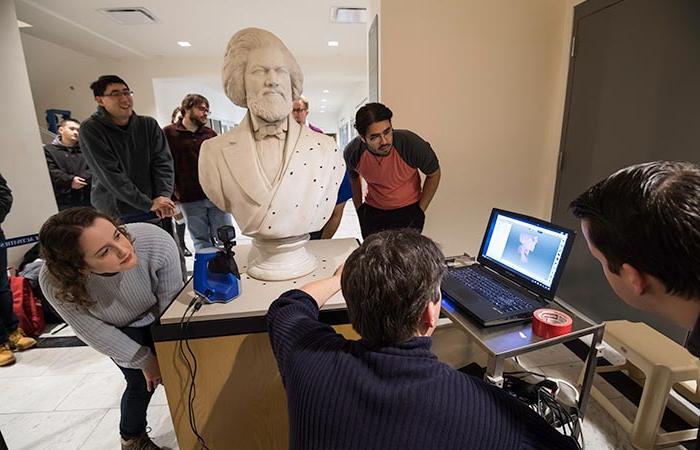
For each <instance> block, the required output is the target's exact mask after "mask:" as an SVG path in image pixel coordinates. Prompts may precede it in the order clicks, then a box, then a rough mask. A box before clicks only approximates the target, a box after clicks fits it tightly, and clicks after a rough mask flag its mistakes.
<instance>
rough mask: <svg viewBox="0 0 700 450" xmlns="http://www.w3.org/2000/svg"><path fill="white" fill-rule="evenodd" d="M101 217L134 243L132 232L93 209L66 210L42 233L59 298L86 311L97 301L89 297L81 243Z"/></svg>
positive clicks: (46, 262) (43, 227)
mask: <svg viewBox="0 0 700 450" xmlns="http://www.w3.org/2000/svg"><path fill="white" fill-rule="evenodd" d="M98 218H102V219H105V220H108V221H109V222H111V223H112V224H113V225H114V226H115V227H117V229H118V230H119V231H120V232H121V233H122V234H123V235H124V236H126V237H127V239H129V240H131V236H129V233H127V231H126V229H125V228H124V227H123V226H122V225H120V224H119V223H118V222H117V220H116V219H114V218H112V217H110V216H108V215H106V214H102V213H101V212H98V211H97V210H95V209H92V208H69V209H65V210H63V211H61V212H59V213H58V214H54V215H53V216H51V217H49V219H48V220H47V221H46V222H45V223H44V225H42V227H41V231H39V242H40V243H41V257H42V258H43V259H44V261H45V264H46V270H48V273H49V276H50V278H51V280H52V281H53V283H54V284H55V285H56V287H57V288H58V289H57V294H56V297H57V298H58V299H59V300H61V301H64V302H70V303H75V304H77V305H78V306H80V307H84V308H87V307H88V306H90V305H92V304H94V300H92V299H91V298H90V297H89V295H88V292H87V287H86V286H85V282H86V280H87V276H88V274H87V271H86V270H85V269H86V268H87V266H86V265H85V255H84V254H83V251H82V248H81V247H80V243H79V240H80V236H81V235H82V234H83V230H84V229H85V228H88V227H90V226H91V225H92V224H93V223H95V220H96V219H98Z"/></svg>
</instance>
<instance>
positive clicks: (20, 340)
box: [8, 328, 36, 352]
mask: <svg viewBox="0 0 700 450" xmlns="http://www.w3.org/2000/svg"><path fill="white" fill-rule="evenodd" d="M8 342H9V344H10V348H11V349H12V350H14V351H16V352H21V351H24V350H26V349H28V348H32V347H34V346H35V345H36V339H34V338H31V337H28V336H26V335H25V334H24V331H22V329H21V328H17V329H16V330H15V331H13V332H12V333H10V338H9V340H8Z"/></svg>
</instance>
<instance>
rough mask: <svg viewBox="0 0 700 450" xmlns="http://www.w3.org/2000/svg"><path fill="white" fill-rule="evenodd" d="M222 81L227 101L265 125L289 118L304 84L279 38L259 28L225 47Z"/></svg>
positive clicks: (245, 31)
mask: <svg viewBox="0 0 700 450" xmlns="http://www.w3.org/2000/svg"><path fill="white" fill-rule="evenodd" d="M222 78H223V83H224V90H225V91H226V95H227V96H228V98H230V99H231V101H232V102H233V103H234V104H236V105H238V106H240V107H242V108H248V109H250V112H251V114H253V115H255V116H256V117H259V118H260V119H262V120H264V121H266V122H278V121H280V120H282V119H284V118H285V117H287V116H288V115H289V113H290V112H291V110H292V101H293V100H294V99H296V98H298V97H299V96H300V95H301V91H302V87H303V83H304V76H303V74H302V73H301V68H300V67H299V64H298V63H297V61H296V59H294V56H293V55H292V53H291V52H290V51H289V49H288V48H287V47H286V46H285V45H284V43H283V42H282V41H281V40H280V39H279V38H278V37H277V36H275V35H274V34H272V33H270V32H269V31H266V30H262V29H259V28H245V29H243V30H241V31H239V32H237V33H236V34H234V35H233V37H232V38H231V40H230V41H229V43H228V46H227V47H226V55H225V56H224V67H223V70H222Z"/></svg>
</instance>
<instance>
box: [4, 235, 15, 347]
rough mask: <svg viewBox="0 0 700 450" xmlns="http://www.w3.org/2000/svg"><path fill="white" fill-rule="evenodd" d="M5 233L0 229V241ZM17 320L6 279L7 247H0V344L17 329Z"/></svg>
mask: <svg viewBox="0 0 700 450" xmlns="http://www.w3.org/2000/svg"><path fill="white" fill-rule="evenodd" d="M4 240H5V233H3V232H2V229H0V241H4ZM18 325H19V321H18V320H17V316H16V315H15V312H14V310H13V309H12V291H11V290H10V283H9V282H8V281H7V249H6V248H4V247H3V248H0V345H2V344H4V343H5V342H7V339H8V338H9V334H10V333H12V332H13V331H15V330H16V329H17V326H18Z"/></svg>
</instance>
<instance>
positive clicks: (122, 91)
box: [80, 75, 175, 231]
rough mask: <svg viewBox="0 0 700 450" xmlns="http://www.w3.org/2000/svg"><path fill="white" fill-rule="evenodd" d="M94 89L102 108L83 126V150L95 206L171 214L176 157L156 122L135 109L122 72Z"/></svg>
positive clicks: (121, 213) (117, 212)
mask: <svg viewBox="0 0 700 450" xmlns="http://www.w3.org/2000/svg"><path fill="white" fill-rule="evenodd" d="M90 88H91V89H92V91H93V94H94V95H95V101H96V102H97V104H98V107H97V111H96V112H95V113H94V114H93V115H92V116H90V118H89V119H87V120H85V121H84V122H83V124H82V126H81V128H80V148H81V149H82V150H83V152H84V154H85V159H86V160H87V162H88V166H89V167H90V170H91V171H92V174H93V180H92V182H93V186H92V205H93V206H94V207H95V208H97V209H98V210H100V211H102V212H105V213H107V214H111V215H114V216H118V217H125V216H135V215H140V214H143V213H147V212H149V211H153V212H154V213H155V214H156V215H157V216H158V217H159V218H161V219H162V218H168V217H172V216H173V215H174V213H175V203H173V201H172V200H171V199H170V196H171V195H172V193H173V183H174V172H173V159H172V156H171V155H170V150H169V149H168V143H167V141H166V140H165V136H164V135H163V131H162V130H161V129H160V127H159V126H158V123H157V122H156V120H155V119H153V118H152V117H147V116H139V115H138V114H136V113H135V112H134V100H133V95H134V93H133V91H131V89H129V86H128V85H127V84H126V82H125V81H124V80H122V79H121V78H119V77H118V76H116V75H102V76H101V77H100V78H99V79H98V80H97V81H95V82H93V83H92V84H91V85H90ZM168 231H171V230H168Z"/></svg>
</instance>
